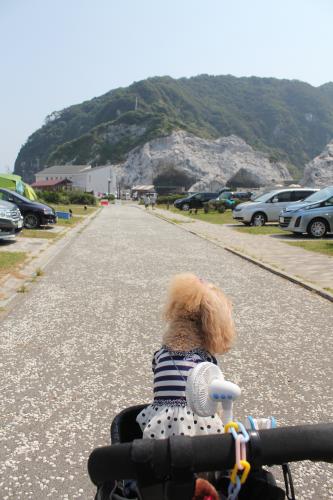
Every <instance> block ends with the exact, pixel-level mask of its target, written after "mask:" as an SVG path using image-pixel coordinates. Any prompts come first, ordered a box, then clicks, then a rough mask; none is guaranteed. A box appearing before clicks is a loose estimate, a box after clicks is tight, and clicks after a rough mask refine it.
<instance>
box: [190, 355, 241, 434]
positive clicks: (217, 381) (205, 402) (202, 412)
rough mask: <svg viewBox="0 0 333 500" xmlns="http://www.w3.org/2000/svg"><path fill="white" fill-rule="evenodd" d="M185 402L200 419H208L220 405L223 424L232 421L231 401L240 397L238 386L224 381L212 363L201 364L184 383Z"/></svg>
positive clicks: (221, 374)
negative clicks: (220, 404)
mask: <svg viewBox="0 0 333 500" xmlns="http://www.w3.org/2000/svg"><path fill="white" fill-rule="evenodd" d="M185 393H186V402H187V405H188V406H189V407H190V408H191V409H192V411H193V412H194V413H195V414H196V415H198V416H200V417H209V416H210V415H214V413H216V411H217V406H218V404H219V403H222V407H223V423H224V425H225V424H227V423H228V422H230V421H231V420H232V405H233V401H234V400H235V399H237V398H238V397H239V396H240V393H241V390H240V388H239V387H238V385H236V384H234V383H233V382H229V381H228V380H224V376H223V373H222V372H221V370H220V368H219V367H218V366H216V365H214V364H213V363H209V362H206V361H205V362H203V363H199V364H198V365H197V366H195V367H194V368H193V369H192V370H191V371H190V373H189V375H188V378H187V382H186V389H185Z"/></svg>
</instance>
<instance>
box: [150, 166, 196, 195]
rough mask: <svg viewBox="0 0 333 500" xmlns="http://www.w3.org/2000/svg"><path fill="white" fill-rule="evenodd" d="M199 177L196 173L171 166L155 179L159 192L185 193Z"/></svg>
mask: <svg viewBox="0 0 333 500" xmlns="http://www.w3.org/2000/svg"><path fill="white" fill-rule="evenodd" d="M197 180H198V179H197V178H196V177H195V176H194V175H190V174H188V173H186V172H182V171H180V170H177V169H175V168H174V167H169V168H167V169H165V170H164V171H163V172H161V173H160V174H159V175H157V176H156V177H155V178H154V179H153V183H154V186H155V190H156V192H157V193H158V194H168V193H183V192H184V191H187V190H188V189H189V187H190V186H192V184H194V183H195V182H196V181H197Z"/></svg>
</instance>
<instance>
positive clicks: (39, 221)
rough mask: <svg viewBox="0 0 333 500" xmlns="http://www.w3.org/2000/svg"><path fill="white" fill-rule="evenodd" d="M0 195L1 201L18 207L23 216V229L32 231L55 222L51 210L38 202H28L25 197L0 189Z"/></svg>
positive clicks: (55, 219)
mask: <svg viewBox="0 0 333 500" xmlns="http://www.w3.org/2000/svg"><path fill="white" fill-rule="evenodd" d="M0 193H1V198H2V199H3V200H5V201H9V202H11V203H15V205H17V206H18V208H19V209H20V212H21V214H22V215H23V224H24V227H26V228H28V229H34V228H36V227H39V226H45V225H47V224H55V223H56V222H57V216H56V213H55V211H54V210H53V208H51V207H49V206H47V205H44V204H43V203H39V202H38V201H32V200H29V199H28V198H26V197H25V196H22V195H21V194H18V193H16V192H14V191H10V190H9V189H4V188H0Z"/></svg>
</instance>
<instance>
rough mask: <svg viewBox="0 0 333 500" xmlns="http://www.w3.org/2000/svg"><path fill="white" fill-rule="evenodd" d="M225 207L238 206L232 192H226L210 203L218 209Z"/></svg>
mask: <svg viewBox="0 0 333 500" xmlns="http://www.w3.org/2000/svg"><path fill="white" fill-rule="evenodd" d="M221 204H222V205H224V206H225V208H233V207H234V206H235V205H236V201H235V195H234V193H233V192H232V191H224V192H223V193H220V194H219V195H218V196H217V197H216V198H213V199H212V200H210V201H209V205H212V206H214V207H216V208H217V207H218V206H221Z"/></svg>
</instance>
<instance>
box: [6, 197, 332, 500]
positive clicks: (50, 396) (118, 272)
mask: <svg viewBox="0 0 333 500" xmlns="http://www.w3.org/2000/svg"><path fill="white" fill-rule="evenodd" d="M183 271H193V272H195V273H197V274H198V275H199V276H201V277H204V278H205V279H207V280H212V281H214V282H215V283H216V284H218V285H220V286H221V287H222V288H223V289H224V290H225V291H226V292H227V294H229V295H230V297H231V298H232V300H233V303H234V313H235V321H236V325H237V332H238V339H237V343H236V345H235V347H234V348H233V349H232V350H231V352H230V353H228V354H227V355H225V356H222V357H221V358H220V359H219V362H220V366H221V368H222V370H223V371H224V373H225V376H227V377H228V378H229V379H230V380H233V381H234V382H236V383H238V384H239V385H240V386H241V387H242V390H243V393H242V396H241V399H240V400H239V402H237V404H236V405H235V414H236V416H237V417H238V418H239V419H241V420H243V419H244V417H245V415H247V414H251V415H254V416H268V415H274V416H275V417H276V419H277V421H278V423H279V425H284V424H288V425H289V424H296V423H314V422H328V421H330V420H331V421H332V407H333V404H332V351H333V336H332V319H333V307H332V303H330V302H328V301H326V300H325V299H323V298H321V297H318V296H316V295H314V294H312V293H311V292H309V291H307V290H304V289H302V288H301V287H299V286H297V285H295V284H293V283H290V282H288V281H286V280H284V279H282V278H280V277H278V276H275V275H273V274H270V273H269V272H267V271H265V270H263V269H261V268H258V267H256V266H254V265H253V264H251V263H249V262H247V261H244V260H242V259H240V258H238V257H237V256H234V255H231V254H229V253H227V252H225V251H224V250H222V249H221V248H218V247H216V246H214V244H213V243H210V242H208V241H205V240H203V239H200V238H199V237H197V236H195V235H192V234H190V233H188V232H185V231H183V230H182V229H181V227H179V226H177V225H172V224H169V223H167V222H165V221H162V220H160V219H158V218H156V217H154V216H152V215H151V214H147V213H145V212H144V211H143V210H141V209H139V208H137V207H134V206H133V207H132V206H111V207H108V208H105V209H103V210H102V211H101V212H100V214H99V215H98V216H97V217H96V218H95V219H93V220H92V222H91V223H90V224H89V226H88V227H86V228H85V229H84V231H83V232H82V233H81V234H79V235H78V236H77V238H76V239H75V240H74V241H73V242H72V244H71V245H69V246H68V247H66V249H64V250H63V251H62V252H61V253H60V254H59V255H58V256H57V257H56V258H55V260H54V261H53V262H52V263H51V264H49V266H48V267H47V269H46V273H45V275H44V276H43V277H42V278H40V280H39V281H38V282H37V283H36V284H35V285H34V286H33V287H32V289H31V290H30V291H29V292H28V293H27V294H26V295H24V296H23V297H22V299H21V301H20V302H19V303H18V304H17V306H16V308H15V310H13V311H12V312H11V313H10V314H9V315H8V316H7V317H6V318H4V320H3V321H2V322H1V323H0V332H1V342H0V384H1V405H0V421H1V425H0V498H1V499H2V500H8V499H13V500H21V499H22V500H23V499H24V500H28V499H33V500H45V499H47V498H52V499H57V500H59V499H63V500H65V499H68V500H72V499H76V498H81V499H87V500H88V499H92V498H93V495H94V488H93V487H92V485H91V483H90V481H89V478H88V475H87V471H86V464H87V459H88V456H89V453H90V452H91V450H92V449H93V448H94V447H96V446H100V445H105V444H108V443H109V427H110V423H111V420H112V418H113V417H114V415H115V414H116V413H117V412H119V411H120V410H121V409H123V408H125V407H126V406H130V405H132V404H137V403H141V402H146V401H147V402H148V401H150V398H151V391H152V389H151V383H152V380H151V356H152V353H153V352H154V350H156V349H157V348H158V347H159V346H160V339H161V333H162V330H163V324H162V322H161V320H160V309H161V305H162V303H163V300H164V297H165V291H166V286H167V283H168V281H169V279H170V277H171V276H172V275H173V274H174V273H177V272H183ZM292 471H293V473H294V478H295V485H296V493H297V495H296V496H297V498H298V499H329V498H332V491H333V479H332V477H333V474H332V472H333V469H332V466H330V465H327V464H313V463H308V462H304V463H301V464H295V465H293V466H292Z"/></svg>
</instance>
